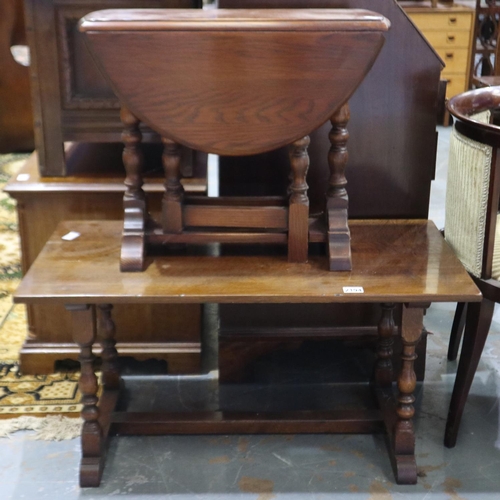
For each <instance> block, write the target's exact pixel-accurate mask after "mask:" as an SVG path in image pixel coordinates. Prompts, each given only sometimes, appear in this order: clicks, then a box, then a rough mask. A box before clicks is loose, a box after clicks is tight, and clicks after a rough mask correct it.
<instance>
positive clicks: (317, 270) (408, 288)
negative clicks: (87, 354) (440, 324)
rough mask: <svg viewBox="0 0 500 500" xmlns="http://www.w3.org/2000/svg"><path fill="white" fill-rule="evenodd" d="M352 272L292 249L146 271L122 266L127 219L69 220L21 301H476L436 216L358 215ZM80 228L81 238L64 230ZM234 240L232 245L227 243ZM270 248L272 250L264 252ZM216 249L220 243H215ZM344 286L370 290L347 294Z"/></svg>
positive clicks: (200, 258) (158, 264) (187, 257)
mask: <svg viewBox="0 0 500 500" xmlns="http://www.w3.org/2000/svg"><path fill="white" fill-rule="evenodd" d="M350 227H351V233H352V263H353V270H352V271H351V272H331V271H329V270H328V259H327V256H326V254H323V253H321V255H313V256H311V257H310V259H309V262H308V263H305V264H295V263H289V262H288V261H287V256H286V252H282V253H281V254H274V255H273V254H271V253H267V248H266V247H262V248H261V251H260V253H261V254H260V255H251V254H250V253H249V249H248V248H245V249H244V250H245V251H246V254H243V255H242V254H241V253H240V254H237V253H236V252H235V251H232V252H226V251H223V252H222V255H218V256H217V255H216V256H213V255H212V256H211V255H209V252H204V251H202V250H203V248H200V251H197V252H194V251H189V252H187V253H186V252H185V251H184V252H183V251H179V252H177V254H172V255H168V256H162V257H154V258H153V257H148V258H147V260H146V262H147V267H146V270H145V271H144V272H139V273H123V272H120V270H119V252H120V244H121V231H122V223H121V222H120V221H105V222H103V221H100V222H80V221H78V222H76V221H75V222H63V223H61V224H60V225H59V226H58V228H57V230H56V231H55V233H54V234H53V236H52V237H51V239H50V240H49V241H48V243H47V244H46V246H45V248H44V249H43V251H42V252H41V253H40V255H39V256H38V258H37V259H36V261H35V262H34V264H33V265H32V266H31V268H30V269H29V271H28V273H27V275H26V276H25V278H24V279H23V281H22V283H21V285H20V286H19V288H18V290H17V292H16V294H15V296H14V301H15V302H21V303H34V302H36V303H42V302H47V301H57V302H62V303H68V304H70V303H91V304H92V303H93V304H98V303H107V302H109V303H115V304H117V303H201V302H218V303H285V302H288V303H325V302H346V303H347V302H349V303H353V302H360V303H363V302H364V303H367V302H400V303H401V302H405V303H406V302H408V303H425V302H458V301H462V302H474V301H479V300H480V299H481V295H480V292H479V290H478V289H477V288H476V286H475V285H474V283H473V282H472V280H471V278H470V277H469V275H468V274H467V272H466V271H465V270H464V269H463V267H462V266H461V264H460V263H459V261H458V259H457V258H456V257H455V255H454V253H453V251H452V250H451V248H450V247H449V246H448V244H447V243H446V242H445V241H444V238H443V237H442V236H441V234H440V232H439V231H438V230H437V228H436V226H435V225H434V224H433V223H432V222H429V221H425V220H420V221H391V220H386V221H351V222H350ZM70 231H75V232H78V233H80V236H79V237H78V238H77V239H75V240H73V241H65V240H62V239H61V237H62V236H63V235H65V234H67V233H68V232H70ZM225 249H226V247H224V250H225ZM263 249H266V254H265V255H262V253H263ZM212 250H213V247H212ZM344 287H363V289H364V293H346V291H344Z"/></svg>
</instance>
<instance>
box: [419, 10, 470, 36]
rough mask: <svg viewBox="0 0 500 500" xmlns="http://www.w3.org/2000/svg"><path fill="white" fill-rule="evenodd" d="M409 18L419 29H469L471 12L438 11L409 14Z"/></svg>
mask: <svg viewBox="0 0 500 500" xmlns="http://www.w3.org/2000/svg"><path fill="white" fill-rule="evenodd" d="M410 17H411V20H412V21H413V22H414V23H415V24H416V26H417V27H418V29H419V30H420V31H423V32H426V31H428V30H450V28H451V29H453V30H464V31H470V29H471V26H472V12H470V13H469V12H457V13H452V12H439V13H435V12H433V13H429V14H420V13H418V14H411V15H410Z"/></svg>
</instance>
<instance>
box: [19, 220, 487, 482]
mask: <svg viewBox="0 0 500 500" xmlns="http://www.w3.org/2000/svg"><path fill="white" fill-rule="evenodd" d="M350 224H351V229H352V271H349V272H331V271H329V266H328V259H327V258H326V257H324V256H322V255H318V256H314V255H311V256H310V257H309V261H308V262H307V263H300V264H297V263H289V262H288V261H287V257H286V255H272V254H268V255H258V256H257V255H241V254H234V252H233V254H231V253H228V254H227V255H226V254H225V252H222V254H221V255H215V254H214V253H213V252H212V254H210V253H209V252H207V253H203V252H196V253H191V252H185V253H182V251H180V252H178V253H177V254H173V255H168V256H162V257H155V258H153V257H149V258H148V259H147V261H146V266H145V271H144V272H140V273H125V272H120V269H119V254H120V244H121V241H120V239H121V223H120V222H119V221H100V222H80V221H78V222H63V223H61V224H60V225H59V227H58V229H57V230H56V232H55V233H54V235H53V236H52V238H51V239H50V240H49V241H48V243H47V244H46V246H45V248H44V249H43V251H42V252H41V253H40V255H39V256H38V258H37V260H36V261H35V263H34V264H33V265H32V266H31V268H30V269H29V271H28V273H27V275H26V276H25V278H24V279H23V281H22V283H21V285H20V287H19V289H18V290H17V293H16V295H15V297H14V300H15V302H18V303H28V304H31V303H40V304H43V303H62V304H65V305H66V307H67V309H69V310H70V311H71V312H72V318H73V336H74V339H75V342H76V343H77V344H78V345H79V347H80V352H81V354H80V362H81V377H80V390H81V392H82V395H83V396H82V404H83V410H82V417H83V420H84V424H83V428H82V463H81V469H80V484H81V485H82V486H98V485H99V483H100V479H101V475H102V470H103V466H104V459H105V447H106V441H107V436H108V435H109V434H110V432H116V433H118V434H162V433H175V434H183V433H184V434H205V433H208V434H215V433H220V434H227V433H256V434H258V433H301V432H306V433H324V432H373V431H376V430H380V429H381V428H382V429H383V428H385V430H386V433H387V436H388V442H389V446H388V448H389V454H390V456H391V459H392V463H393V466H394V471H395V475H396V481H397V482H398V483H404V484H414V483H415V482H416V481H417V471H416V463H415V435H414V429H413V422H412V419H413V415H414V408H413V402H414V400H415V397H414V395H413V392H414V390H415V386H416V378H415V372H414V361H415V358H416V354H415V347H416V345H417V343H418V341H419V339H420V337H421V334H422V326H423V324H422V323H423V314H424V311H425V309H426V308H427V307H428V306H429V305H430V303H431V302H477V301H480V300H481V295H480V292H479V290H478V289H477V288H476V286H475V285H474V284H473V282H472V280H471V279H470V277H469V275H468V274H467V272H466V271H465V270H464V269H463V268H462V266H461V264H460V262H459V261H458V259H457V258H456V257H455V255H454V254H453V252H452V250H451V249H450V248H449V247H448V245H447V244H446V242H445V241H444V239H443V237H442V236H441V234H440V233H439V231H438V230H437V228H436V226H435V225H434V224H433V223H432V222H429V221H426V220H401V221H394V220H385V221H351V222H350ZM70 231H75V232H77V233H79V234H80V236H79V237H77V238H76V239H74V240H72V241H67V240H63V239H62V236H64V235H66V234H67V233H68V232H70ZM260 253H261V252H260ZM209 302H210V303H259V302H266V303H356V302H357V303H379V304H381V319H380V323H379V327H378V330H379V342H378V347H377V362H376V366H375V370H374V376H373V387H374V392H375V394H376V396H377V400H378V406H379V409H378V410H377V411H369V412H368V411H362V410H359V411H352V410H350V411H340V410H339V411H321V412H319V411H316V412H314V411H308V412H288V413H279V414H278V413H266V412H259V413H239V412H223V411H219V412H180V413H168V414H165V413H137V412H135V413H132V412H124V411H120V412H118V411H115V407H116V403H117V401H118V398H119V393H120V389H121V387H122V383H121V378H120V374H119V371H118V368H117V352H116V349H115V340H114V334H115V327H114V323H113V320H112V318H111V306H110V304H127V303H128V304H138V303H147V304H152V303H157V304H186V303H209ZM396 308H400V309H401V318H402V319H401V323H400V324H399V325H396V324H395V321H394V311H395V309H396ZM96 311H98V312H99V322H97V321H96ZM332 320H333V318H332ZM97 323H98V324H97ZM97 333H99V336H100V339H101V344H102V360H103V365H102V377H103V385H104V389H103V394H102V396H101V398H100V401H99V398H98V397H97V391H98V382H97V378H96V375H95V371H94V367H93V354H92V345H93V343H94V341H95V339H96V335H97ZM395 334H399V335H401V338H402V343H403V352H402V365H401V370H400V373H399V374H398V376H397V391H395V392H396V395H395V396H394V394H393V388H392V380H393V373H392V371H393V370H392V365H391V356H392V342H393V336H394V335H395Z"/></svg>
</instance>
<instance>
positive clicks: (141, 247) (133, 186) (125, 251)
mask: <svg viewBox="0 0 500 500" xmlns="http://www.w3.org/2000/svg"><path fill="white" fill-rule="evenodd" d="M120 118H121V120H122V123H123V126H124V130H123V133H122V140H123V144H124V146H125V147H124V149H123V156H122V157H123V165H124V166H125V171H126V173H127V177H126V178H125V186H126V191H125V194H124V195H123V209H124V220H123V237H122V248H121V256H120V269H121V270H122V271H142V270H143V268H144V254H145V235H144V232H145V225H146V219H147V213H148V212H147V204H146V196H145V194H144V191H143V190H142V185H143V179H142V174H143V169H144V156H143V153H142V149H141V147H140V145H141V141H142V134H141V131H140V130H139V123H140V122H139V119H138V118H136V117H135V116H134V115H133V114H132V113H131V112H130V111H129V110H128V109H127V108H125V107H123V108H122V110H121V113H120Z"/></svg>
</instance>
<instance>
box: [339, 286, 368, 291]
mask: <svg viewBox="0 0 500 500" xmlns="http://www.w3.org/2000/svg"><path fill="white" fill-rule="evenodd" d="M342 290H344V293H365V290H364V289H363V287H362V286H344V287H342Z"/></svg>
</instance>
